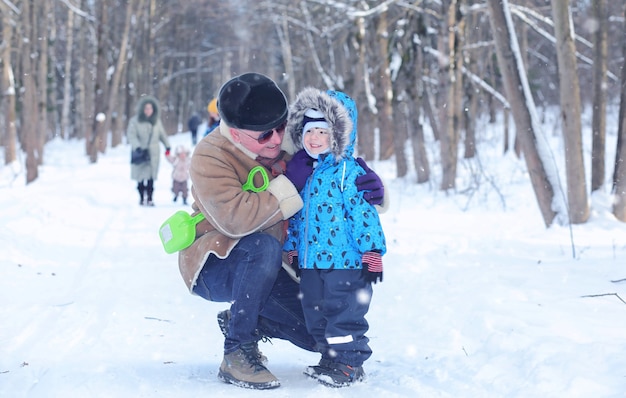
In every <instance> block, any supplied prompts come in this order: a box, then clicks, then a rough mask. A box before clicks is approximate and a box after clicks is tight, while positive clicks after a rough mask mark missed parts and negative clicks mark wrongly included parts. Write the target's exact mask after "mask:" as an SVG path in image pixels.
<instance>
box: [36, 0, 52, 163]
mask: <svg viewBox="0 0 626 398" xmlns="http://www.w3.org/2000/svg"><path fill="white" fill-rule="evenodd" d="M35 3H36V4H37V6H36V7H35V8H34V9H33V10H32V11H31V12H32V14H33V17H34V18H35V26H33V28H32V29H33V32H32V33H33V38H32V39H33V45H35V46H37V44H35V43H39V49H38V51H37V52H38V53H39V58H36V59H35V60H36V62H35V64H36V65H34V66H35V67H36V70H37V107H38V112H37V116H38V123H37V146H38V149H37V150H38V152H39V156H38V158H37V161H38V162H39V165H42V164H43V154H44V144H45V143H46V142H47V141H48V101H47V100H48V41H49V40H50V37H49V29H48V24H49V21H50V18H49V15H48V14H49V13H50V2H49V1H44V2H43V4H40V3H38V2H35ZM35 39H36V40H35Z"/></svg>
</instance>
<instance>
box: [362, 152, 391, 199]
mask: <svg viewBox="0 0 626 398" xmlns="http://www.w3.org/2000/svg"><path fill="white" fill-rule="evenodd" d="M356 161H357V162H358V163H359V165H360V166H361V167H362V168H363V170H365V175H362V176H359V177H357V178H356V189H357V190H359V191H365V192H364V193H363V198H364V199H365V200H366V201H367V203H369V204H371V205H372V206H373V205H380V204H381V203H383V199H384V198H385V187H384V185H383V182H382V181H381V180H380V177H378V174H376V173H375V172H374V171H373V170H372V169H370V168H369V167H367V163H365V160H363V159H362V158H357V160H356Z"/></svg>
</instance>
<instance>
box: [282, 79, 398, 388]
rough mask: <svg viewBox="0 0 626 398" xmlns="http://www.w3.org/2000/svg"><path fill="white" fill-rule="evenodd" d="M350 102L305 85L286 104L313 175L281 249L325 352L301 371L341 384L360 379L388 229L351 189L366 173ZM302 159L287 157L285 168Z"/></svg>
mask: <svg viewBox="0 0 626 398" xmlns="http://www.w3.org/2000/svg"><path fill="white" fill-rule="evenodd" d="M356 123H357V110H356V106H355V104H354V101H353V100H352V99H351V98H350V97H348V96H347V95H346V94H344V93H342V92H338V91H328V92H322V91H320V90H317V89H314V88H306V89H304V90H303V91H302V92H301V93H300V94H299V95H298V97H297V99H296V101H295V102H294V103H293V105H292V106H291V108H290V112H289V120H288V123H287V132H288V134H290V136H291V138H292V140H293V142H294V144H295V145H296V148H302V149H300V152H298V153H296V154H295V155H294V159H298V158H299V157H301V156H308V158H309V160H310V162H311V163H312V164H313V167H314V168H313V173H312V174H311V175H310V176H309V177H308V179H307V180H306V182H305V185H304V187H303V189H302V190H301V197H302V200H303V202H304V207H303V208H302V210H300V211H298V213H296V215H295V216H294V217H293V218H292V219H291V220H290V222H289V230H288V234H287V239H286V241H285V244H284V246H283V250H284V251H285V252H287V253H288V255H287V257H288V259H289V262H290V263H291V265H292V266H293V267H295V268H297V272H298V274H299V275H300V291H301V292H302V295H301V297H302V298H301V301H302V308H303V311H304V319H305V321H306V327H307V330H308V331H309V333H310V334H311V335H312V336H313V338H314V339H315V342H316V350H317V351H319V352H320V353H321V354H322V357H321V360H320V362H319V364H318V365H316V366H310V367H308V368H307V369H306V371H305V374H306V375H308V376H310V377H312V378H314V379H316V380H318V381H319V382H320V383H322V384H325V385H328V386H332V387H343V386H348V385H351V384H353V383H354V382H357V381H361V380H363V379H364V377H365V372H364V370H363V362H365V360H367V359H368V358H369V357H370V356H371V354H372V350H371V349H370V347H369V345H368V341H369V340H368V338H367V337H366V336H365V333H366V332H367V330H368V323H367V321H366V320H365V315H366V314H367V312H368V310H369V305H370V299H371V296H372V283H376V282H377V281H379V280H380V281H382V255H383V254H385V252H386V250H387V249H386V243H385V235H384V233H383V230H382V226H381V223H380V220H379V218H378V213H377V211H376V209H375V208H374V206H372V205H370V204H369V203H368V202H367V201H366V200H365V197H364V194H363V192H359V191H358V190H357V188H356V181H357V178H358V177H359V176H363V175H365V173H366V171H365V170H364V168H363V167H361V165H360V164H359V163H358V162H357V160H356V159H355V158H354V156H353V152H354V145H355V142H356V135H357V128H356ZM300 164H302V163H301V162H296V161H290V162H287V170H288V172H293V170H292V169H293V167H299V165H300Z"/></svg>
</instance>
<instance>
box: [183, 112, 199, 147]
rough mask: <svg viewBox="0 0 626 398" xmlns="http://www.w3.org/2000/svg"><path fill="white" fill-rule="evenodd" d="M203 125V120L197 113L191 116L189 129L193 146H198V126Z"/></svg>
mask: <svg viewBox="0 0 626 398" xmlns="http://www.w3.org/2000/svg"><path fill="white" fill-rule="evenodd" d="M201 123H202V118H201V117H200V116H199V115H198V114H197V113H194V114H193V115H191V117H190V118H189V120H188V121H187V127H189V132H190V133H191V144H192V145H196V142H198V126H200V124H201Z"/></svg>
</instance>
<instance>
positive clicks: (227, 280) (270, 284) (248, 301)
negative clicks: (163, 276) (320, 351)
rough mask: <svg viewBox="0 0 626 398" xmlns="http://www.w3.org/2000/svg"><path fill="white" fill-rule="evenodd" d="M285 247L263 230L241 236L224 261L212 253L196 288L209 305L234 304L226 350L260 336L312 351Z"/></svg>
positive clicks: (232, 305)
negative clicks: (285, 267)
mask: <svg viewBox="0 0 626 398" xmlns="http://www.w3.org/2000/svg"><path fill="white" fill-rule="evenodd" d="M281 264H282V246H281V244H280V243H279V242H278V240H276V239H275V238H274V237H272V236H270V235H268V234H264V233H261V232H258V233H254V234H251V235H248V236H246V237H244V238H242V239H241V240H240V241H239V242H238V243H237V245H236V246H235V247H234V248H233V250H232V251H231V252H230V254H229V256H228V257H227V258H225V259H220V258H218V257H217V256H215V255H213V254H211V255H210V256H209V258H208V259H207V261H206V262H205V263H204V267H203V268H202V271H200V275H199V276H198V279H197V281H196V285H195V286H194V288H193V291H194V293H196V294H197V295H199V296H201V297H203V298H204V299H206V300H209V301H215V302H231V303H232V304H231V307H230V311H231V319H230V323H229V325H228V326H229V327H228V336H227V337H226V339H225V341H224V352H225V353H230V352H232V351H235V350H236V349H237V348H239V345H240V344H242V343H248V342H255V341H258V340H259V339H260V338H261V337H263V336H266V337H274V338H279V339H284V340H288V341H290V342H292V343H293V344H295V345H296V346H298V347H300V348H303V349H305V350H308V351H314V347H315V340H314V339H313V337H312V336H311V335H310V334H309V333H308V332H307V329H306V326H305V323H304V314H303V313H302V305H301V303H300V299H299V298H298V296H299V293H300V289H299V286H298V284H297V283H296V282H295V281H294V280H293V279H291V277H290V276H289V274H287V272H286V271H285V270H283V268H282V266H281Z"/></svg>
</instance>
